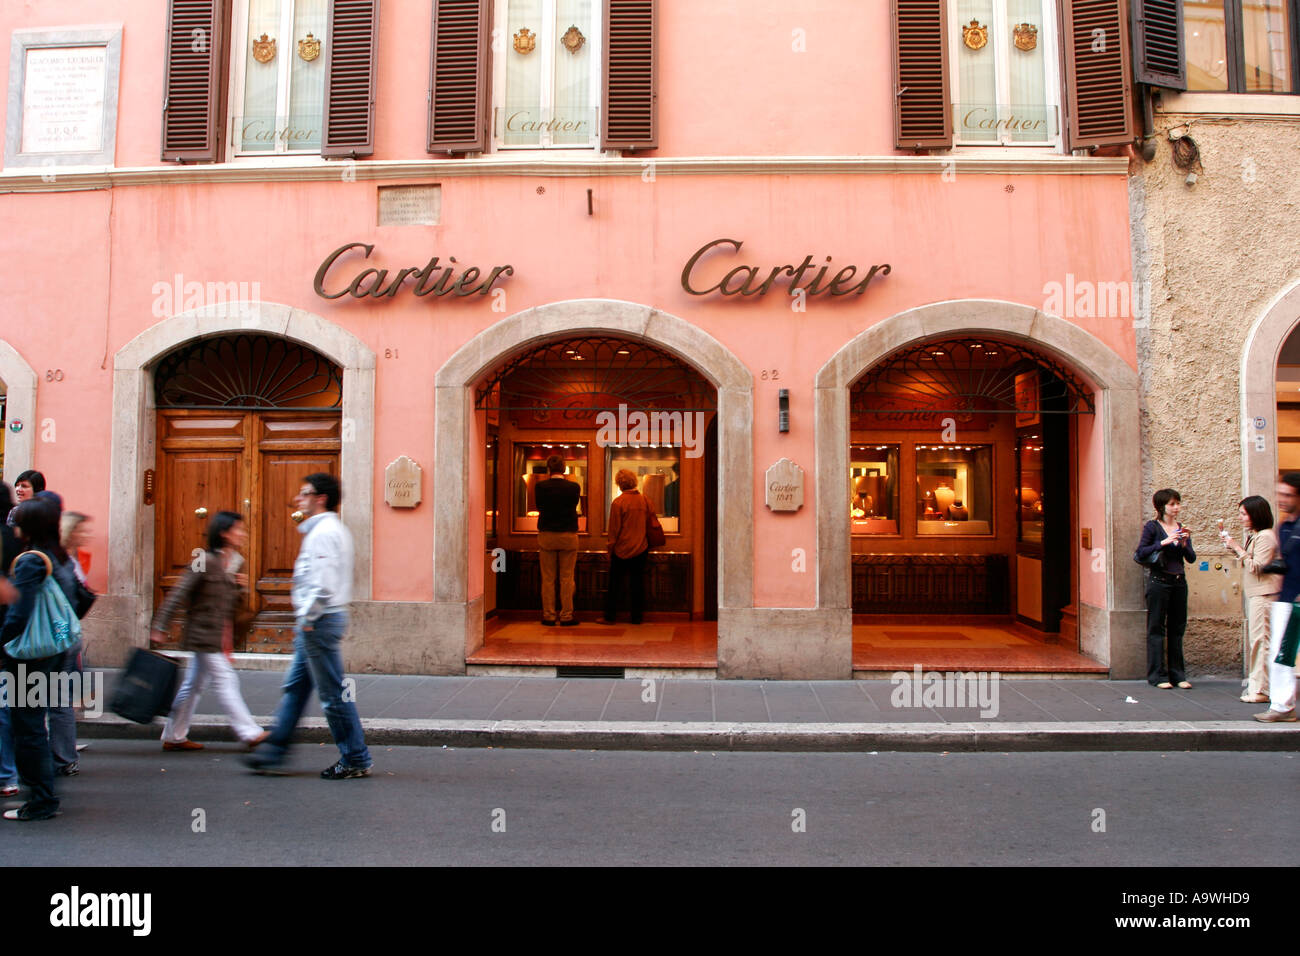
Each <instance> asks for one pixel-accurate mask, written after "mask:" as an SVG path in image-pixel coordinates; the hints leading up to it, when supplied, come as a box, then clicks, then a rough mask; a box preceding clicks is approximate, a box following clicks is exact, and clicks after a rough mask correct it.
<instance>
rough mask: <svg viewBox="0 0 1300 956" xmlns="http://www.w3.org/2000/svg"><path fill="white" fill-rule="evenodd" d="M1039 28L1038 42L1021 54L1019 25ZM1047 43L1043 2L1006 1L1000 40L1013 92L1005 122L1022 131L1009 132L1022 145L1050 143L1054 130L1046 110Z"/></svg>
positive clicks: (1008, 100)
mask: <svg viewBox="0 0 1300 956" xmlns="http://www.w3.org/2000/svg"><path fill="white" fill-rule="evenodd" d="M1021 23H1025V24H1028V25H1030V26H1034V27H1038V42H1037V44H1036V45H1035V46H1034V48H1033V49H1032V50H1029V51H1025V50H1021V49H1020V48H1019V47H1017V46H1016V43H1015V28H1016V25H1017V24H1021ZM1047 39H1048V36H1047V31H1046V30H1045V29H1044V24H1043V0H1007V25H1006V31H1005V35H1004V36H1001V37H998V40H999V41H1000V42H1002V43H1003V44H1004V49H1005V50H1006V51H1007V52H1006V55H1007V57H1008V58H1009V59H1010V61H1011V62H1010V77H1011V89H1010V90H1009V91H1008V96H1007V100H1006V102H1007V107H1009V108H1004V109H1003V118H1005V119H1008V120H1011V119H1012V118H1013V117H1014V119H1015V120H1016V121H1018V126H1019V128H1014V129H1011V130H1010V133H1011V139H1012V140H1013V141H1015V142H1020V143H1041V142H1046V141H1047V140H1049V139H1050V138H1051V137H1052V136H1053V135H1054V134H1055V130H1053V129H1052V128H1051V126H1052V123H1051V122H1050V119H1051V116H1052V115H1053V114H1052V113H1051V111H1049V110H1048V108H1047V83H1046V72H1045V70H1046V63H1045V61H1044V58H1043V46H1044V44H1045V43H1046V41H1047Z"/></svg>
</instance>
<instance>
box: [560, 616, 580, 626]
mask: <svg viewBox="0 0 1300 956" xmlns="http://www.w3.org/2000/svg"><path fill="white" fill-rule="evenodd" d="M581 623H582V622H581V621H579V620H578V619H577V618H576V617H575V618H574V619H573V620H571V621H561V622H560V627H577V626H578V625H579V624H581Z"/></svg>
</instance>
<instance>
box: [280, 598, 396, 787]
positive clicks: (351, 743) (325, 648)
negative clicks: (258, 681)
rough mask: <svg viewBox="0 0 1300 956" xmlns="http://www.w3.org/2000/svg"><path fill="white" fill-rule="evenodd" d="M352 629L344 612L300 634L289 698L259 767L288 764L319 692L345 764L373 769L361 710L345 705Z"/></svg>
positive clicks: (291, 669) (288, 678)
mask: <svg viewBox="0 0 1300 956" xmlns="http://www.w3.org/2000/svg"><path fill="white" fill-rule="evenodd" d="M347 629H348V616H347V614H346V613H344V612H339V613H336V614H323V615H321V616H320V617H319V618H317V619H316V623H315V624H314V625H313V626H312V629H311V630H310V631H303V630H300V629H298V630H295V632H294V638H293V663H292V664H290V665H289V673H288V676H286V677H285V679H284V686H283V687H282V688H281V690H282V691H283V692H284V696H283V697H281V698H280V706H279V707H278V708H277V709H276V712H275V726H274V727H272V728H271V736H270V738H269V739H268V740H267V741H266V743H264V744H262V746H261V748H259V752H258V758H259V760H258V762H259V763H263V764H266V765H270V766H274V765H276V764H280V763H283V762H284V759H285V757H286V756H288V753H289V744H290V742H291V740H292V739H293V731H294V728H295V727H297V726H298V720H299V719H300V718H301V717H302V712H303V709H304V708H305V707H306V706H307V699H308V697H310V696H311V692H312V687H313V686H314V687H315V688H316V691H317V693H318V694H319V695H320V708H321V710H322V711H323V712H324V714H325V720H326V722H327V723H328V724H329V728H330V733H331V734H333V736H334V742H335V743H336V744H338V747H339V752H340V754H342V761H343V763H344V764H345V765H346V766H349V767H369V766H370V764H371V762H372V761H371V759H370V751H369V750H367V749H366V739H365V735H364V734H363V732H362V730H361V717H360V716H359V715H358V714H357V706H356V704H354V703H352V701H350V700H344V699H343V655H342V653H340V651H339V643H340V642H341V641H342V640H343V635H344V633H345V632H346V631H347Z"/></svg>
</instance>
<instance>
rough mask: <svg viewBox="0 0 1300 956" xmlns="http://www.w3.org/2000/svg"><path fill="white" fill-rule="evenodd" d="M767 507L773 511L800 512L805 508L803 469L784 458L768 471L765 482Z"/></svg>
mask: <svg viewBox="0 0 1300 956" xmlns="http://www.w3.org/2000/svg"><path fill="white" fill-rule="evenodd" d="M764 486H765V487H766V489H767V506H768V507H769V508H771V509H772V510H773V511H798V510H799V509H800V508H802V507H803V469H802V468H800V467H799V466H798V465H796V464H795V463H794V462H792V461H791V460H790V459H789V458H782V459H781V460H780V461H778V462H777V463H776V464H775V465H773V466H772V467H771V468H769V469H768V470H767V477H766V480H765V482H764Z"/></svg>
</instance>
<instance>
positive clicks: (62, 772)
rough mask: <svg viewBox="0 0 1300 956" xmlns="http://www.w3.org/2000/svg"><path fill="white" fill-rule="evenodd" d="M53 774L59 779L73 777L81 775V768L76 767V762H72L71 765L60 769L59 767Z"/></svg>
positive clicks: (65, 765)
mask: <svg viewBox="0 0 1300 956" xmlns="http://www.w3.org/2000/svg"><path fill="white" fill-rule="evenodd" d="M54 772H55V773H56V774H58V775H59V776H60V777H75V776H76V775H77V774H79V773H81V768H80V767H78V766H77V764H76V762H75V761H74V762H73V763H66V764H64V765H63V766H62V767H59V768H58V769H57V770H55V771H54Z"/></svg>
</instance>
